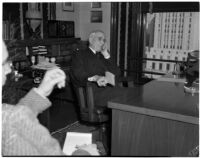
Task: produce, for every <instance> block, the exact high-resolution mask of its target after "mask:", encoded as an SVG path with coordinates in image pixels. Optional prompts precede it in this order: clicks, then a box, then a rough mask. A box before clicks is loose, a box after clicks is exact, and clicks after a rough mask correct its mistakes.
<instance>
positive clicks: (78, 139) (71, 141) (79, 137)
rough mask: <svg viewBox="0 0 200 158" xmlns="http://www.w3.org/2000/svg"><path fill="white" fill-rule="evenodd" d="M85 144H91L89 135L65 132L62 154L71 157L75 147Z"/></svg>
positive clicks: (90, 135)
mask: <svg viewBox="0 0 200 158" xmlns="http://www.w3.org/2000/svg"><path fill="white" fill-rule="evenodd" d="M85 144H92V134H91V133H78V132H67V135H66V139H65V143H64V147H63V152H64V153H65V154H66V155H72V153H73V152H74V151H75V150H77V148H76V147H77V146H81V145H85Z"/></svg>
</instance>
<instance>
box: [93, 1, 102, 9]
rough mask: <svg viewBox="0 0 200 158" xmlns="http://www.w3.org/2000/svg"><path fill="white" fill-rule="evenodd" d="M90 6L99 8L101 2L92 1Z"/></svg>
mask: <svg viewBox="0 0 200 158" xmlns="http://www.w3.org/2000/svg"><path fill="white" fill-rule="evenodd" d="M91 5H92V8H101V2H92V4H91Z"/></svg>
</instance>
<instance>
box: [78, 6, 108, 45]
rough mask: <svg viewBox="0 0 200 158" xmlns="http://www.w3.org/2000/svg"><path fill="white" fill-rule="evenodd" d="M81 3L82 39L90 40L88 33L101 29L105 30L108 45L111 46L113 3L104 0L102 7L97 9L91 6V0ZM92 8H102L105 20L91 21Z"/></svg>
mask: <svg viewBox="0 0 200 158" xmlns="http://www.w3.org/2000/svg"><path fill="white" fill-rule="evenodd" d="M79 4H80V12H79V18H80V27H79V28H80V37H81V39H82V40H88V35H89V33H90V32H91V31H93V30H97V29H100V30H102V31H104V32H105V35H106V38H107V42H108V47H110V20H111V19H110V17H111V3H110V2H109V3H108V2H102V8H100V9H96V8H91V3H90V2H81V3H79ZM92 10H102V12H103V22H102V23H91V22H90V12H91V11H92Z"/></svg>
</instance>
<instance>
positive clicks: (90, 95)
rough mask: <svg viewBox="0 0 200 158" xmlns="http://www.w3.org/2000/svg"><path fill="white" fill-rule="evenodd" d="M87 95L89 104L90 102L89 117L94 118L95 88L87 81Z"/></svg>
mask: <svg viewBox="0 0 200 158" xmlns="http://www.w3.org/2000/svg"><path fill="white" fill-rule="evenodd" d="M86 97H87V104H88V113H89V119H90V120H94V95H93V90H92V86H91V83H90V82H87V85H86Z"/></svg>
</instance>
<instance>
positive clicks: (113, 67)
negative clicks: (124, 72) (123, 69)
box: [101, 56, 120, 77]
mask: <svg viewBox="0 0 200 158" xmlns="http://www.w3.org/2000/svg"><path fill="white" fill-rule="evenodd" d="M101 58H102V60H103V62H104V64H105V65H106V67H107V70H108V71H109V72H112V73H113V74H114V75H115V76H116V77H118V76H120V69H119V68H118V67H117V65H116V64H115V63H114V61H113V58H112V57H110V58H109V59H105V58H104V57H103V56H102V57H101Z"/></svg>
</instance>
